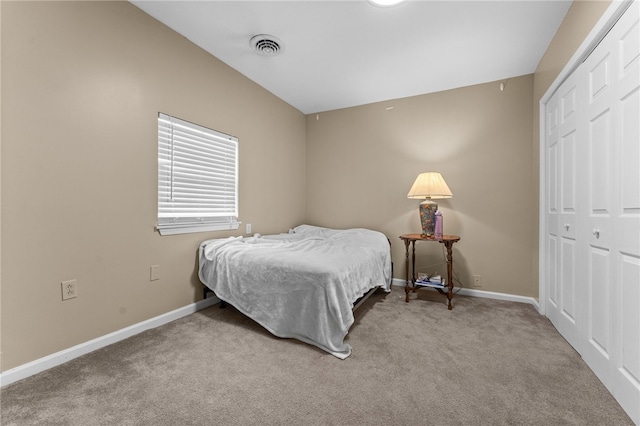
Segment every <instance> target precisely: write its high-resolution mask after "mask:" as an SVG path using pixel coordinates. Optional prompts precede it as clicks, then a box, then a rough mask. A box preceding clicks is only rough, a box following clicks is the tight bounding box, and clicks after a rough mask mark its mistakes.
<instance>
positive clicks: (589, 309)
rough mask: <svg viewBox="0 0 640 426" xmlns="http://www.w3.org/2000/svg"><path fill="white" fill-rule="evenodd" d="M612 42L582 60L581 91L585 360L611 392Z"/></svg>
mask: <svg viewBox="0 0 640 426" xmlns="http://www.w3.org/2000/svg"><path fill="white" fill-rule="evenodd" d="M614 45H615V42H614V41H612V40H610V39H608V38H605V39H604V40H603V41H602V42H601V43H600V45H598V47H596V49H594V51H593V52H592V53H591V55H590V56H589V57H588V58H587V60H586V61H585V62H584V63H583V66H582V70H581V72H582V73H583V78H584V85H585V90H586V96H587V99H586V102H585V118H584V124H583V127H584V129H585V130H586V134H585V139H586V153H587V158H586V161H585V166H586V167H585V170H584V175H583V176H584V181H585V184H586V194H585V195H586V200H585V201H586V207H587V208H586V210H585V212H584V214H585V221H584V224H583V227H582V232H581V233H582V234H583V235H584V236H585V251H586V269H587V272H588V273H587V277H586V283H587V289H586V290H587V292H588V302H587V303H586V312H585V315H586V318H587V324H586V329H585V338H586V339H585V340H586V342H585V350H584V352H583V353H582V355H583V357H584V359H585V362H586V363H587V364H588V365H589V366H590V367H591V369H592V370H593V371H594V373H595V374H596V375H597V376H598V378H599V379H600V380H601V381H602V382H603V383H604V384H605V386H606V387H607V388H608V389H609V390H612V376H613V367H612V363H611V359H612V349H613V315H612V306H611V303H612V293H613V292H614V291H615V278H614V276H613V273H614V268H613V265H612V257H613V256H612V242H613V235H612V229H613V227H612V213H613V187H612V185H613V175H612V169H613V164H612V160H613V149H614V141H615V140H614V133H613V108H614V106H615V96H614V95H615V91H614V88H613V84H614V81H615V78H614V75H613V73H614V72H615V57H614V56H615V55H614V54H615V49H613V46H614Z"/></svg>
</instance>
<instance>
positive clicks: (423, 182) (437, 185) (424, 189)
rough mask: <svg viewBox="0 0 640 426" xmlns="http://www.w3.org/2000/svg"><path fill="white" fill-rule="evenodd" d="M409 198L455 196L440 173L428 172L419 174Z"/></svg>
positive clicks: (408, 195)
mask: <svg viewBox="0 0 640 426" xmlns="http://www.w3.org/2000/svg"><path fill="white" fill-rule="evenodd" d="M407 198H419V199H425V198H432V199H437V198H453V194H452V193H451V190H450V189H449V187H448V186H447V183H446V182H445V181H444V179H443V178H442V175H441V174H440V173H438V172H427V173H420V174H419V175H418V177H417V178H416V181H415V182H413V186H412V187H411V190H409V193H408V194H407Z"/></svg>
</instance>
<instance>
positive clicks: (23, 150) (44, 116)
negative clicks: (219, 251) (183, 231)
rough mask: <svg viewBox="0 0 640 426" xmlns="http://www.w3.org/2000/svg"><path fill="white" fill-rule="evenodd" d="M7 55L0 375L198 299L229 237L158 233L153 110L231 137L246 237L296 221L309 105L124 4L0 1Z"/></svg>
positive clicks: (301, 199)
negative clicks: (65, 288) (297, 103)
mask: <svg viewBox="0 0 640 426" xmlns="http://www.w3.org/2000/svg"><path fill="white" fill-rule="evenodd" d="M170 55H171V56H173V58H174V59H171V58H170ZM1 59H2V164H1V171H2V175H1V176H2V178H1V183H2V216H1V219H2V224H1V226H2V231H3V232H2V248H1V250H2V271H1V273H2V306H1V309H2V311H1V313H2V330H1V334H2V352H3V358H4V359H3V365H2V370H3V371H5V370H7V369H10V368H13V367H16V366H18V365H21V364H24V363H26V362H29V361H32V360H34V359H37V358H40V357H43V356H45V355H49V354H52V353H55V352H57V351H59V350H62V349H65V348H69V347H71V346H73V345H76V344H79V343H81V342H85V341H88V340H90V339H93V338H96V337H99V336H102V335H105V334H107V333H109V332H112V331H114V330H118V329H121V328H123V327H126V326H129V325H132V324H135V323H138V322H140V321H143V320H145V319H148V318H152V317H154V316H157V315H160V314H163V313H165V312H168V311H171V310H173V309H176V308H180V307H183V306H186V305H188V304H190V303H192V302H194V301H196V300H198V299H200V298H201V297H202V296H201V293H202V286H201V284H199V282H198V278H197V276H196V262H197V260H196V253H197V248H198V244H199V243H200V242H201V241H202V240H204V239H207V238H216V237H223V236H226V235H227V234H225V233H203V234H190V235H181V236H164V237H161V236H159V235H158V233H157V232H155V231H154V225H155V224H156V203H157V186H156V185H157V113H158V111H162V112H165V113H168V114H172V115H175V116H177V117H181V118H184V119H187V120H190V121H193V122H196V123H199V124H202V125H204V126H208V127H211V128H214V129H216V130H220V131H222V132H227V133H230V134H233V135H235V136H237V137H238V138H239V140H240V194H241V196H240V220H242V221H243V222H245V223H252V225H253V230H254V232H263V233H268V232H280V231H283V230H287V229H288V228H289V227H291V226H292V225H295V224H299V223H302V222H303V220H304V214H305V204H304V197H305V195H304V190H305V164H304V163H305V149H306V148H305V137H306V135H305V126H306V123H305V117H304V115H303V114H302V113H300V112H299V111H297V110H296V109H294V108H292V107H291V106H289V105H287V104H286V103H284V102H282V101H281V100H279V99H277V98H275V97H274V96H273V95H271V94H270V93H268V92H266V91H265V90H264V89H262V88H260V87H259V86H257V85H256V84H254V83H253V82H251V81H250V80H248V79H246V78H245V77H243V76H241V75H240V74H239V73H237V72H235V71H233V70H231V69H230V68H228V67H227V66H226V65H224V64H223V63H221V62H220V61H218V60H217V59H215V58H213V57H212V56H210V55H209V54H207V53H205V52H204V51H202V50H201V49H199V48H198V47H196V46H195V45H193V44H192V43H190V42H189V41H188V40H186V39H185V38H184V37H182V36H179V35H178V34H176V33H174V32H173V31H171V30H170V29H168V28H167V27H165V26H163V25H161V24H160V23H158V22H157V21H155V20H154V19H153V18H151V17H149V16H148V15H146V14H144V13H143V12H141V11H140V10H139V9H137V8H136V7H134V6H132V5H131V4H129V3H127V2H104V3H102V2H43V3H40V2H16V3H14V2H6V1H3V2H2V58H1ZM178 62H181V63H182V64H181V65H178ZM242 229H244V225H242ZM155 264H159V265H160V266H161V279H160V281H154V282H150V281H149V267H150V265H155ZM73 278H75V279H77V280H78V287H79V291H78V293H79V296H78V298H77V299H73V300H69V301H65V302H62V301H61V290H60V282H61V281H63V280H69V279H73Z"/></svg>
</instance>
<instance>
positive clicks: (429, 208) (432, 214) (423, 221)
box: [420, 198, 438, 237]
mask: <svg viewBox="0 0 640 426" xmlns="http://www.w3.org/2000/svg"><path fill="white" fill-rule="evenodd" d="M437 210H438V203H436V202H435V201H433V200H432V199H430V198H427V199H426V200H424V201H423V202H421V203H420V225H422V235H424V236H427V237H433V233H434V229H435V224H436V211H437Z"/></svg>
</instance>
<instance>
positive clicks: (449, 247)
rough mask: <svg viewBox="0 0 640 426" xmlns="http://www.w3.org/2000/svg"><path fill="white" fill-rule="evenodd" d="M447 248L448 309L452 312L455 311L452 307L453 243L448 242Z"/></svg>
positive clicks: (446, 243)
mask: <svg viewBox="0 0 640 426" xmlns="http://www.w3.org/2000/svg"><path fill="white" fill-rule="evenodd" d="M445 246H446V247H447V289H448V290H447V299H448V300H449V306H448V309H449V310H451V309H453V307H452V306H451V298H452V297H453V279H452V275H453V250H452V248H453V241H446V242H445Z"/></svg>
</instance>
